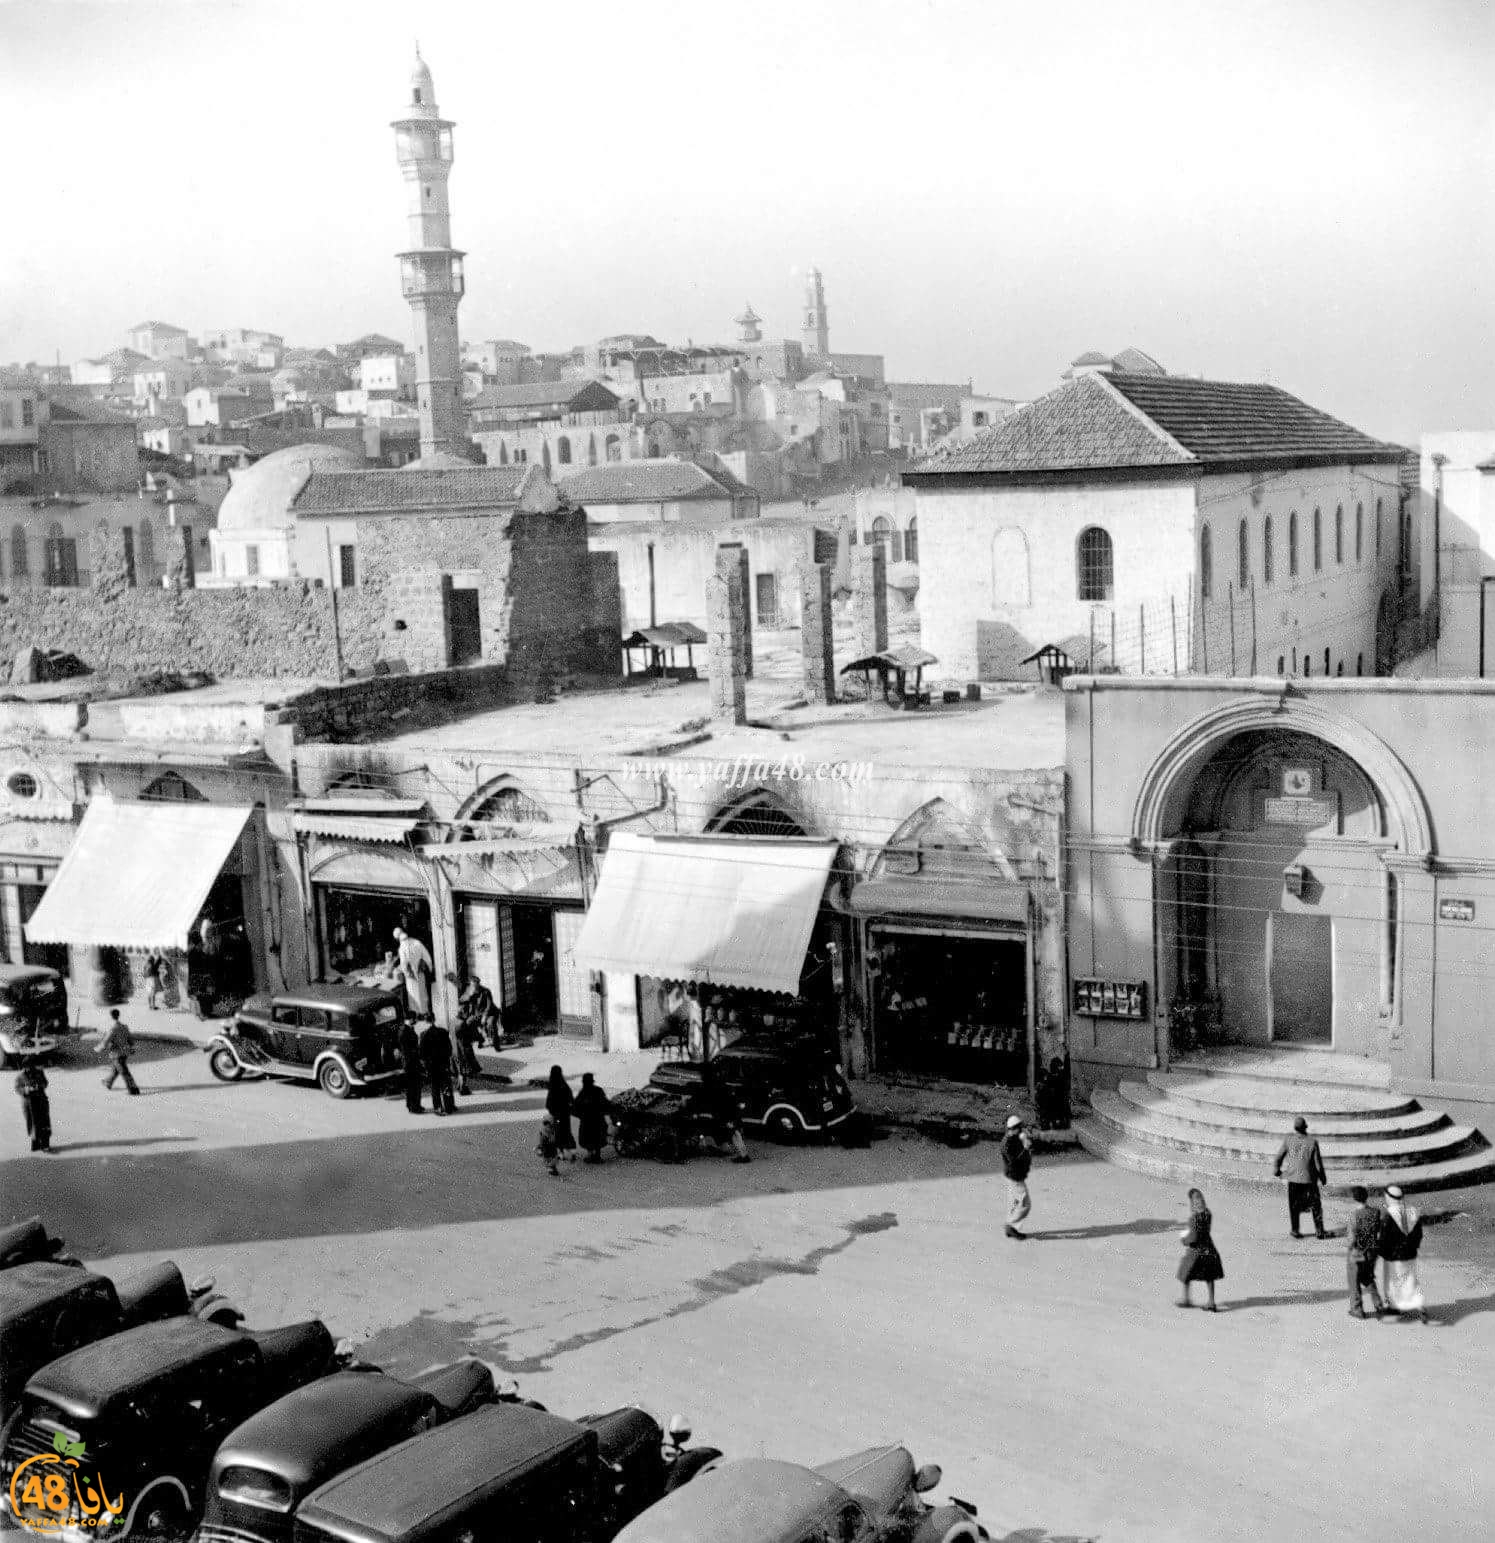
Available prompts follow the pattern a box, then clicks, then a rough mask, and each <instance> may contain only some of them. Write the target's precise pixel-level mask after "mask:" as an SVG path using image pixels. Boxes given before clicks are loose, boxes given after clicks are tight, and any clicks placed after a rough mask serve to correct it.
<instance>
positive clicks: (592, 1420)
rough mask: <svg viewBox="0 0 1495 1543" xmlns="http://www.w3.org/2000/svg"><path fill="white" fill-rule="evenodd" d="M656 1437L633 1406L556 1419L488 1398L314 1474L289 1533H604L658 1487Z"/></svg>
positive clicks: (576, 1541)
mask: <svg viewBox="0 0 1495 1543" xmlns="http://www.w3.org/2000/svg"><path fill="white" fill-rule="evenodd" d="M662 1445H663V1432H662V1431H661V1430H660V1427H659V1425H658V1424H657V1423H656V1422H655V1421H654V1420H653V1419H652V1418H651V1417H650V1416H648V1415H647V1414H645V1413H644V1412H643V1411H642V1410H639V1409H626V1410H614V1411H613V1412H612V1413H610V1414H605V1415H595V1416H591V1417H589V1418H588V1419H587V1420H563V1419H561V1418H560V1417H559V1416H558V1415H553V1414H548V1413H546V1412H545V1411H544V1410H540V1409H532V1408H530V1407H529V1406H527V1405H525V1404H514V1403H503V1404H497V1405H494V1406H493V1407H491V1408H488V1409H480V1410H478V1411H477V1413H475V1414H470V1415H467V1416H466V1417H464V1418H463V1419H460V1420H453V1421H452V1422H451V1424H449V1425H444V1426H442V1427H440V1428H439V1429H437V1430H433V1431H428V1432H427V1433H426V1434H425V1435H423V1436H416V1437H414V1438H412V1439H411V1440H409V1441H406V1442H404V1443H402V1444H401V1445H400V1446H397V1447H392V1448H391V1449H390V1450H389V1451H388V1452H385V1453H383V1454H382V1455H380V1456H378V1457H374V1458H371V1459H369V1461H367V1462H365V1463H361V1464H359V1466H358V1467H356V1468H350V1469H349V1470H348V1471H347V1472H346V1473H344V1474H342V1475H341V1476H340V1477H338V1478H336V1479H333V1480H332V1481H331V1482H330V1483H327V1484H324V1485H323V1486H322V1487H321V1488H320V1489H318V1490H316V1491H315V1492H314V1493H313V1494H311V1495H310V1496H308V1497H307V1498H306V1499H305V1500H304V1501H302V1503H301V1505H300V1508H299V1509H298V1511H297V1513H296V1539H297V1543H333V1540H337V1543H426V1540H430V1543H450V1540H456V1539H460V1538H464V1537H467V1538H472V1539H481V1538H489V1537H504V1538H514V1539H524V1540H525V1543H607V1540H608V1539H610V1538H611V1537H613V1535H614V1534H615V1533H616V1532H617V1530H618V1528H619V1527H620V1526H622V1525H623V1524H624V1522H625V1521H626V1520H627V1519H628V1518H629V1517H631V1516H634V1515H636V1514H637V1513H638V1512H639V1511H641V1510H642V1509H644V1508H645V1507H647V1506H648V1505H650V1504H651V1503H652V1502H653V1501H654V1500H655V1499H657V1498H658V1496H659V1495H660V1494H661V1493H663V1492H665V1491H666V1490H667V1489H668V1486H669V1484H670V1482H671V1480H670V1473H671V1470H672V1469H673V1466H674V1462H675V1461H676V1460H677V1459H674V1458H666V1459H665V1460H664V1461H662V1462H661V1461H658V1456H659V1453H660V1452H661V1450H662ZM648 1448H652V1451H653V1454H654V1457H653V1458H652V1459H651V1458H649V1457H646V1456H645V1452H646V1449H648ZM688 1466H689V1465H687V1467H688ZM683 1471H684V1470H682V1472H683Z"/></svg>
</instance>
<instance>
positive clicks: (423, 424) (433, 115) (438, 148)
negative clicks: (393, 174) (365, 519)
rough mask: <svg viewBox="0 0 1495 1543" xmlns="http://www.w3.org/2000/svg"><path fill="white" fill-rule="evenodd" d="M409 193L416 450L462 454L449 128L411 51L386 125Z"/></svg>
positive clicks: (406, 279)
mask: <svg viewBox="0 0 1495 1543" xmlns="http://www.w3.org/2000/svg"><path fill="white" fill-rule="evenodd" d="M391 127H392V128H393V129H394V131H395V148H396V154H397V155H398V157H399V162H400V171H401V172H402V173H403V174H404V177H405V185H406V187H407V188H408V189H409V218H410V249H409V250H408V251H405V252H401V253H400V254H399V257H400V288H401V291H402V292H403V294H404V296H405V298H406V299H407V300H408V301H409V302H410V309H411V312H412V313H413V315H414V317H415V397H416V403H417V405H418V406H419V408H420V453H421V455H422V456H428V455H434V454H436V453H438V452H443V451H444V452H445V453H446V454H448V455H460V454H461V452H462V447H463V444H464V442H465V440H466V437H467V436H466V421H465V420H466V413H465V412H464V410H463V407H462V362H461V350H460V348H459V346H458V341H457V307H458V305H459V304H460V303H461V300H462V292H463V281H462V257H463V254H462V253H461V252H458V251H456V250H454V248H453V247H452V222H451V211H450V209H449V207H448V205H447V196H446V184H447V178H448V177H449V176H450V175H451V171H452V124H451V123H450V122H449V121H448V120H447V119H445V118H443V117H441V115H440V114H439V112H438V111H437V108H436V90H435V88H434V87H433V86H432V84H431V72H430V70H429V69H428V68H427V67H426V63H425V61H424V60H423V59H422V58H421V56H420V49H419V48H418V47H417V49H416V51H415V68H414V69H412V70H411V72H410V103H409V105H408V106H407V107H406V109H405V116H404V117H403V118H397V119H396V120H395V122H394V123H393V124H392V125H391Z"/></svg>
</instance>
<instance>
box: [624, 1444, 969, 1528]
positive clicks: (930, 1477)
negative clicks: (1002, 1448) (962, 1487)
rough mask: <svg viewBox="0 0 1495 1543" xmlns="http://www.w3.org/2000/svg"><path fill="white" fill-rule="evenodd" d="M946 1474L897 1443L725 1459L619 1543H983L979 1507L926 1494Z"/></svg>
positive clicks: (637, 1522) (649, 1514)
mask: <svg viewBox="0 0 1495 1543" xmlns="http://www.w3.org/2000/svg"><path fill="white" fill-rule="evenodd" d="M940 1478H941V1474H940V1470H939V1469H938V1468H937V1467H935V1466H934V1465H932V1464H931V1465H929V1466H927V1467H924V1468H917V1469H916V1468H915V1467H914V1460H913V1458H912V1457H911V1456H910V1455H909V1453H908V1451H907V1450H906V1449H905V1448H904V1447H897V1446H890V1447H872V1448H870V1449H869V1450H867V1451H865V1452H857V1453H855V1454H854V1455H852V1456H851V1457H846V1458H842V1459H841V1460H840V1461H838V1462H834V1463H826V1464H825V1465H824V1466H823V1467H819V1468H804V1467H801V1466H800V1465H799V1464H798V1463H786V1462H776V1461H773V1460H771V1459H767V1458H749V1459H744V1460H742V1461H739V1462H732V1463H722V1464H719V1465H718V1466H716V1467H713V1468H708V1469H707V1470H706V1471H705V1472H704V1473H703V1474H701V1475H700V1477H699V1478H697V1479H696V1480H695V1481H694V1482H693V1483H691V1484H689V1485H686V1486H685V1487H684V1488H682V1489H679V1490H676V1491H675V1492H673V1493H672V1494H669V1495H666V1496H665V1497H664V1499H662V1500H660V1501H659V1502H658V1503H657V1504H656V1505H653V1506H651V1507H650V1508H649V1509H648V1510H647V1511H645V1512H644V1513H643V1514H642V1515H641V1516H639V1517H637V1518H636V1519H635V1520H634V1521H632V1522H630V1523H629V1525H628V1526H626V1527H625V1528H623V1530H622V1531H621V1532H620V1533H619V1534H618V1536H617V1539H616V1543H700V1540H701V1539H703V1538H709V1539H710V1540H711V1543H984V1540H986V1538H987V1532H986V1529H985V1528H984V1527H982V1526H981V1524H980V1523H979V1522H978V1521H977V1520H976V1513H975V1508H974V1507H972V1506H968V1505H966V1504H964V1503H963V1502H962V1503H958V1504H950V1505H945V1506H938V1507H936V1506H931V1505H929V1504H927V1503H926V1502H925V1501H924V1500H923V1499H922V1498H921V1497H922V1496H923V1495H924V1494H925V1493H927V1492H928V1491H929V1490H931V1489H933V1488H934V1487H935V1485H937V1484H938V1483H939V1482H940Z"/></svg>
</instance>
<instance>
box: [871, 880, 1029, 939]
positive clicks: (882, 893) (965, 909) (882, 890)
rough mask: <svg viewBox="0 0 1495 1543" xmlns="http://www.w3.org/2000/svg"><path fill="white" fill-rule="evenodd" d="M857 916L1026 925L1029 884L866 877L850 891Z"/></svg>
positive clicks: (1009, 881) (1011, 881)
mask: <svg viewBox="0 0 1495 1543" xmlns="http://www.w3.org/2000/svg"><path fill="white" fill-rule="evenodd" d="M851 910H852V911H853V912H854V913H855V914H856V915H858V916H895V915H896V916H922V917H930V918H937V917H941V916H958V917H962V918H964V919H967V920H970V919H975V920H978V921H991V922H1006V923H1008V924H1009V925H1013V926H1020V927H1021V926H1026V925H1027V921H1028V886H1027V885H1026V884H1020V883H1016V882H1014V881H1013V880H1010V879H995V880H992V881H990V882H987V883H982V884H960V883H955V882H952V881H950V880H946V879H869V880H868V881H867V882H866V883H865V884H858V885H857V887H856V888H855V889H854V890H852V892H851Z"/></svg>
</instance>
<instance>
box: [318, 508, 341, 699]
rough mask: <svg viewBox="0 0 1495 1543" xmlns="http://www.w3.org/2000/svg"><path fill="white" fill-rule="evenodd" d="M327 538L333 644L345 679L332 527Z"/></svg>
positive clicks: (338, 676) (338, 675) (338, 670)
mask: <svg viewBox="0 0 1495 1543" xmlns="http://www.w3.org/2000/svg"><path fill="white" fill-rule="evenodd" d="M322 534H323V535H324V536H325V537H326V538H327V589H328V592H329V593H330V594H331V596H332V646H333V649H334V657H335V658H336V660H337V678H338V680H339V681H341V680H342V679H343V674H344V672H343V629H342V624H341V621H340V619H339V617H338V614H337V574H336V573H334V572H333V568H332V527H331V526H330V525H329V526H327V527H326V529H325V530H324V531H323V532H322Z"/></svg>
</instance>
